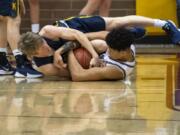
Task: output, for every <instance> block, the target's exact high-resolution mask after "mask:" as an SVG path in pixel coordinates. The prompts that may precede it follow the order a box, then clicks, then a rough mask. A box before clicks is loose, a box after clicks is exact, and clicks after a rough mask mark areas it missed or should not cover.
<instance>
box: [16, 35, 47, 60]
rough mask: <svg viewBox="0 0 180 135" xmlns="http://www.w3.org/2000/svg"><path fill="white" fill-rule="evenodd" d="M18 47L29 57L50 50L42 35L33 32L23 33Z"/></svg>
mask: <svg viewBox="0 0 180 135" xmlns="http://www.w3.org/2000/svg"><path fill="white" fill-rule="evenodd" d="M18 48H19V49H20V50H21V51H22V52H23V53H24V54H26V55H27V56H28V57H33V56H36V55H38V54H42V53H43V54H46V53H48V50H49V46H48V45H47V43H46V41H45V40H44V39H43V38H42V37H41V36H40V35H38V34H36V33H33V32H27V33H24V34H22V36H21V38H20V41H19V43H18Z"/></svg>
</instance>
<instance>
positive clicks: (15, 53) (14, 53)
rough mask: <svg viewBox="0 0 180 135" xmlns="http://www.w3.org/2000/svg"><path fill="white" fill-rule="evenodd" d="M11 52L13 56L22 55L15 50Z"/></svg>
mask: <svg viewBox="0 0 180 135" xmlns="http://www.w3.org/2000/svg"><path fill="white" fill-rule="evenodd" d="M12 52H13V55H14V56H16V55H22V52H21V51H19V50H18V49H15V50H13V51H12Z"/></svg>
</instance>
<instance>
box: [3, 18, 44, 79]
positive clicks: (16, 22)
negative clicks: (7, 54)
mask: <svg viewBox="0 0 180 135" xmlns="http://www.w3.org/2000/svg"><path fill="white" fill-rule="evenodd" d="M20 22H21V18H20V16H19V15H18V16H17V17H15V18H12V17H7V35H8V36H7V39H8V42H9V44H10V47H11V49H12V51H13V55H14V56H15V59H16V67H17V69H16V73H15V76H16V77H29V78H37V77H41V76H42V74H41V73H40V72H38V71H35V70H33V68H32V67H31V64H30V63H29V61H28V60H27V58H26V57H25V56H24V55H23V54H22V52H21V51H20V50H18V47H17V45H18V41H19V39H20Z"/></svg>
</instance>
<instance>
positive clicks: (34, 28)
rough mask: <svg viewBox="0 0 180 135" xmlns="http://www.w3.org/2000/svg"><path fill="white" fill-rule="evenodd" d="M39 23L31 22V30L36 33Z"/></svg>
mask: <svg viewBox="0 0 180 135" xmlns="http://www.w3.org/2000/svg"><path fill="white" fill-rule="evenodd" d="M39 27H40V25H39V24H31V31H32V32H34V33H38V32H39Z"/></svg>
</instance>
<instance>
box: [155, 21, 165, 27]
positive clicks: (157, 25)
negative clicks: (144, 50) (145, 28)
mask: <svg viewBox="0 0 180 135" xmlns="http://www.w3.org/2000/svg"><path fill="white" fill-rule="evenodd" d="M166 23H167V22H166V21H164V20H160V19H154V26H155V27H160V28H162V27H163V26H164V25H165V24H166Z"/></svg>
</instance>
